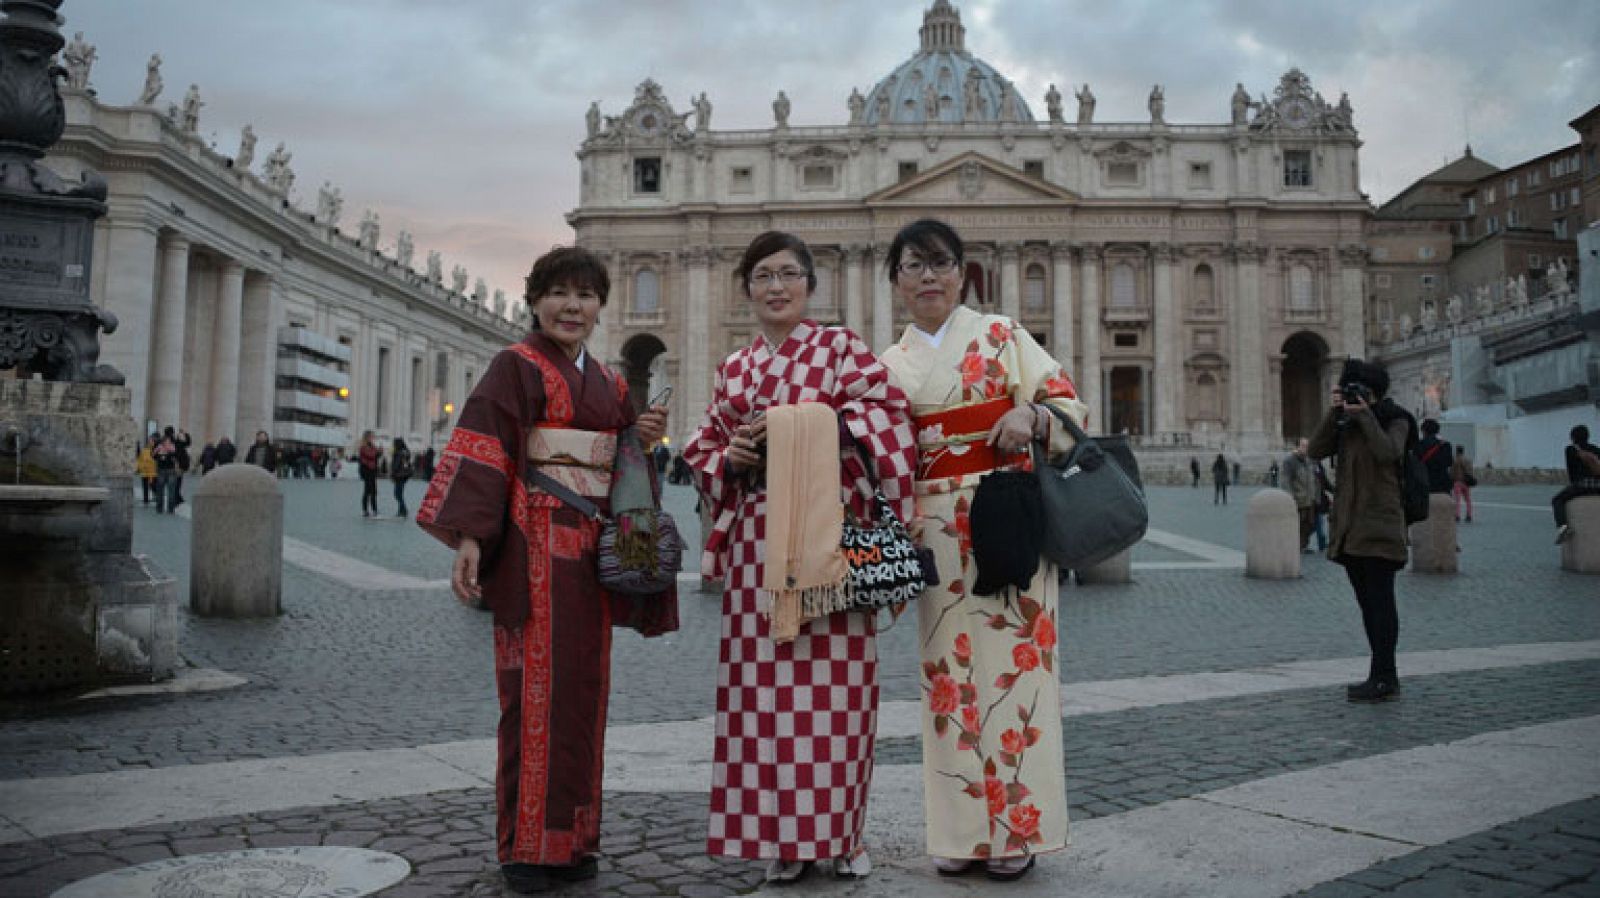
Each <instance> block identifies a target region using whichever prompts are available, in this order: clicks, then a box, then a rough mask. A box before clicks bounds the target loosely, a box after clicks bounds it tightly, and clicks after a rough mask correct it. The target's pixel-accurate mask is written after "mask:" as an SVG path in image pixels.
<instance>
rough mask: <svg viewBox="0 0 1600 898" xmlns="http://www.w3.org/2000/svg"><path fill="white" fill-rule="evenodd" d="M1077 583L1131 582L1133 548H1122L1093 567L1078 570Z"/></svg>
mask: <svg viewBox="0 0 1600 898" xmlns="http://www.w3.org/2000/svg"><path fill="white" fill-rule="evenodd" d="M1078 582H1079V583H1132V582H1133V549H1132V547H1129V548H1126V549H1123V550H1122V551H1121V552H1118V553H1117V554H1115V555H1113V556H1111V557H1110V558H1107V559H1106V560H1105V561H1102V562H1100V563H1099V564H1097V565H1095V566H1094V567H1089V568H1084V569H1083V570H1081V571H1078Z"/></svg>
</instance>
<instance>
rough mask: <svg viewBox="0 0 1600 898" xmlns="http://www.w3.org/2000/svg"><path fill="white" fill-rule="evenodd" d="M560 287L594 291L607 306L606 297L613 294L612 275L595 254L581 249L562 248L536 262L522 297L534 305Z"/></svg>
mask: <svg viewBox="0 0 1600 898" xmlns="http://www.w3.org/2000/svg"><path fill="white" fill-rule="evenodd" d="M560 286H566V287H575V288H577V289H580V290H582V289H589V290H593V291H594V292H595V293H596V294H598V295H599V297H600V304H601V305H605V304H606V296H607V295H608V294H610V293H611V276H610V275H609V274H607V273H606V266H605V263H604V262H601V261H600V259H599V257H598V256H596V255H595V254H594V253H591V252H589V251H588V250H586V249H584V248H583V247H581V246H558V247H556V248H555V249H552V250H551V251H549V252H547V253H545V254H544V255H542V256H540V257H539V259H538V261H536V262H534V263H533V270H532V271H530V272H528V280H527V285H526V288H525V289H524V290H523V293H522V298H523V299H525V300H527V301H528V305H530V306H531V305H533V304H534V303H536V302H538V301H539V300H540V299H541V298H542V297H543V296H544V295H545V294H547V293H549V292H550V291H551V290H553V289H555V288H556V287H560ZM534 321H536V322H537V321H538V319H537V318H535V319H534Z"/></svg>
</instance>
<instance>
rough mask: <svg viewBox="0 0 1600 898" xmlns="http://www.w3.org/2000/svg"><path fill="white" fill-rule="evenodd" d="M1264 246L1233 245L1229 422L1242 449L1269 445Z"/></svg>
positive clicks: (1250, 244) (1251, 244)
mask: <svg viewBox="0 0 1600 898" xmlns="http://www.w3.org/2000/svg"><path fill="white" fill-rule="evenodd" d="M1261 255H1262V253H1261V248H1260V247H1258V246H1256V245H1255V244H1253V243H1241V244H1238V245H1236V246H1234V247H1233V268H1234V271H1233V278H1232V280H1233V283H1234V284H1235V285H1236V289H1237V291H1238V301H1237V302H1236V303H1235V304H1234V313H1233V315H1232V323H1233V330H1234V340H1233V346H1234V352H1233V371H1234V377H1233V411H1234V414H1235V415H1236V417H1235V418H1234V420H1233V421H1231V422H1229V423H1230V424H1231V425H1232V428H1231V429H1232V430H1233V431H1234V432H1235V433H1237V434H1238V435H1239V437H1240V439H1241V441H1242V444H1243V445H1242V446H1240V448H1242V449H1247V450H1250V449H1257V450H1259V449H1265V448H1267V433H1266V417H1265V409H1264V408H1263V405H1262V399H1263V396H1264V394H1265V393H1266V389H1267V384H1266V357H1265V355H1264V350H1263V349H1262V341H1263V339H1264V338H1263V332H1264V329H1265V327H1266V322H1265V321H1264V320H1262V317H1263V311H1262V308H1261Z"/></svg>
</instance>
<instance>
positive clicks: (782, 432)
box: [761, 402, 850, 642]
mask: <svg viewBox="0 0 1600 898" xmlns="http://www.w3.org/2000/svg"><path fill="white" fill-rule="evenodd" d="M843 530H844V503H843V501H842V500H841V499H840V496H839V419H838V416H837V413H836V412H835V411H834V410H833V408H832V407H831V406H828V405H824V404H822V403H820V402H801V403H797V404H795V405H779V406H773V407H772V408H769V409H767V540H766V542H767V545H766V549H767V552H766V567H765V568H764V569H763V570H762V572H761V588H762V594H761V602H762V610H763V611H765V612H766V613H767V615H768V619H769V622H770V626H769V628H768V629H769V631H770V633H771V635H772V641H773V642H788V641H789V640H792V639H794V638H795V636H797V635H799V632H800V625H801V624H802V623H804V622H805V621H808V620H813V619H815V618H819V617H823V616H825V615H828V614H832V613H833V612H835V611H843V610H844V609H845V608H846V607H848V605H849V593H848V592H847V588H846V587H847V584H848V582H849V574H850V567H849V565H848V564H846V562H845V558H844V553H843V552H841V551H840V550H839V537H840V535H841V534H842V533H843Z"/></svg>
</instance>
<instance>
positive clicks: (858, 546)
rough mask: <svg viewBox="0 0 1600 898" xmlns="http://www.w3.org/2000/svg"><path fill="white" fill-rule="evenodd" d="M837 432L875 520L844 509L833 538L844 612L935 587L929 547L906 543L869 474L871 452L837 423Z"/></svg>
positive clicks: (896, 519)
mask: <svg viewBox="0 0 1600 898" xmlns="http://www.w3.org/2000/svg"><path fill="white" fill-rule="evenodd" d="M839 433H840V434H841V435H842V436H844V437H846V438H848V440H849V443H850V446H851V447H852V448H853V449H854V450H855V455H856V457H857V460H858V461H860V462H861V471H862V473H863V474H865V475H866V478H867V482H868V483H870V484H872V490H873V495H872V506H871V511H870V512H869V513H870V514H872V515H874V516H875V520H867V521H860V520H856V519H855V517H854V515H851V514H849V513H848V512H847V513H846V515H845V520H844V530H843V531H842V532H841V534H840V537H839V549H840V551H842V552H843V553H844V558H845V562H846V563H847V564H849V565H850V583H849V587H850V610H851V611H877V610H878V609H880V608H889V607H892V606H894V605H899V604H901V603H903V602H909V601H911V600H913V599H915V598H917V597H918V596H921V595H922V592H923V590H924V589H926V588H927V587H929V586H938V585H939V571H938V569H937V568H935V567H934V563H933V550H932V549H928V548H923V547H919V546H918V545H917V544H916V543H914V542H912V540H911V533H910V532H909V531H908V530H906V526H905V524H904V523H903V522H902V521H901V520H900V516H899V515H896V514H895V513H894V509H893V508H892V507H891V506H890V505H889V500H888V498H887V497H885V496H884V495H883V488H882V486H880V485H879V483H878V477H877V475H876V474H874V473H873V472H872V465H871V456H870V455H868V454H867V451H866V449H865V448H864V447H863V446H862V445H861V443H860V442H859V441H857V440H856V438H855V435H854V434H852V433H850V431H849V429H848V428H846V427H845V426H844V423H843V422H842V421H841V422H840V426H839Z"/></svg>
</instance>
